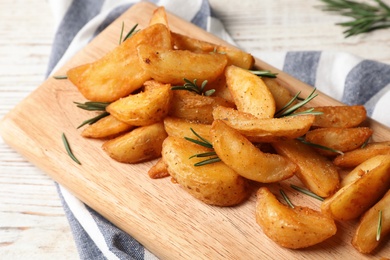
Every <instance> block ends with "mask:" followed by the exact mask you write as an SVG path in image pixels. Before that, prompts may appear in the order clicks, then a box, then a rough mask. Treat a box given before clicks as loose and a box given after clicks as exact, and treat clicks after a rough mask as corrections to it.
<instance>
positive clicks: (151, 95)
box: [106, 84, 172, 126]
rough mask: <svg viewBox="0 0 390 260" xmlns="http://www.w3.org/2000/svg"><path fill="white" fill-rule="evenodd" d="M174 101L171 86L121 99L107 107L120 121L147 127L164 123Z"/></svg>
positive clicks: (166, 85)
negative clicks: (160, 122)
mask: <svg viewBox="0 0 390 260" xmlns="http://www.w3.org/2000/svg"><path fill="white" fill-rule="evenodd" d="M171 100H172V90H171V85H169V84H164V85H161V87H159V88H150V89H148V90H147V91H144V92H140V93H137V94H134V95H129V96H127V97H125V98H121V99H119V100H117V101H115V102H113V103H111V104H110V105H108V106H107V107H106V111H107V112H108V113H110V114H111V115H112V116H114V117H115V118H117V119H118V120H120V121H122V122H125V123H127V124H130V125H135V126H146V125H150V124H154V123H157V122H159V121H162V120H163V118H164V117H165V116H166V115H167V114H168V112H169V108H170V103H171Z"/></svg>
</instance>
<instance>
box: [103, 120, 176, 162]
mask: <svg viewBox="0 0 390 260" xmlns="http://www.w3.org/2000/svg"><path fill="white" fill-rule="evenodd" d="M167 136H168V135H167V133H166V132H165V129H164V125H163V123H162V122H160V123H155V124H152V125H148V126H141V127H138V128H136V129H134V130H133V131H131V132H129V133H127V134H124V135H121V136H118V137H116V138H114V139H111V140H109V141H107V142H105V143H104V144H103V145H102V148H103V150H104V151H105V152H106V153H107V154H108V155H109V156H110V157H111V158H113V159H114V160H116V161H118V162H123V163H139V162H144V161H147V160H152V159H156V158H158V157H160V156H161V149H162V143H163V141H164V139H165V138H166V137H167Z"/></svg>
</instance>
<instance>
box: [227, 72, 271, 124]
mask: <svg viewBox="0 0 390 260" xmlns="http://www.w3.org/2000/svg"><path fill="white" fill-rule="evenodd" d="M225 76H226V83H227V86H228V88H229V90H230V92H231V94H232V96H233V99H234V102H235V104H236V106H237V109H238V110H239V111H242V112H245V113H249V114H252V115H254V116H256V117H258V118H272V117H273V116H274V113H275V100H274V98H273V96H272V93H271V92H270V91H269V89H268V87H267V85H265V83H264V81H263V80H262V79H261V78H259V77H258V76H256V75H254V74H252V73H251V72H249V71H247V70H244V69H241V68H239V67H236V66H233V65H232V66H228V67H227V68H226V70H225Z"/></svg>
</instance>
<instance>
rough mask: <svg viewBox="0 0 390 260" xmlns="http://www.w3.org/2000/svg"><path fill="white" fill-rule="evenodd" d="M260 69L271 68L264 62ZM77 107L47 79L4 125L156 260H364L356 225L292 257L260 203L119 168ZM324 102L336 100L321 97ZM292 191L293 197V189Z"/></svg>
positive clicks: (137, 17)
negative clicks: (200, 196)
mask: <svg viewBox="0 0 390 260" xmlns="http://www.w3.org/2000/svg"><path fill="white" fill-rule="evenodd" d="M153 9H154V6H153V5H151V4H148V3H141V4H138V5H136V6H134V7H133V8H132V9H130V10H129V11H128V12H126V13H125V15H124V16H123V17H121V18H119V19H118V20H117V21H116V22H115V23H113V24H112V25H111V26H110V27H109V28H108V29H107V30H106V31H104V32H103V33H102V34H101V35H99V36H98V37H97V38H96V39H95V40H94V41H92V42H91V44H90V45H88V46H87V47H86V48H85V49H84V50H83V51H81V52H80V53H78V54H77V55H76V56H75V57H74V58H73V59H71V60H70V61H69V62H68V63H67V64H66V65H65V66H64V67H63V68H61V69H60V70H59V71H58V73H57V74H61V75H62V74H64V73H65V72H66V71H67V70H68V69H69V68H71V67H74V66H76V65H79V64H82V63H85V62H88V61H92V60H95V59H96V58H98V57H100V56H101V55H102V52H101V50H102V47H101V46H104V47H103V51H105V52H106V51H109V50H111V49H112V48H113V47H115V46H116V44H117V36H118V31H120V27H121V21H122V20H126V21H132V22H133V23H138V24H140V25H141V26H145V25H146V24H147V22H148V17H149V15H150V14H151V13H152V10H153ZM169 21H170V25H171V28H172V30H173V31H176V32H180V33H185V34H188V35H190V36H193V37H197V38H200V39H204V40H209V41H212V42H217V43H221V40H219V39H218V38H216V37H214V36H212V35H209V34H208V33H206V32H204V31H202V30H200V29H199V28H196V27H194V26H193V25H191V24H189V23H186V22H183V21H182V20H180V19H179V18H177V17H175V16H169ZM257 64H258V65H259V66H260V67H262V68H269V66H268V65H267V64H264V63H262V62H261V61H260V60H257ZM272 70H274V71H275V70H276V69H273V68H272ZM279 73H280V75H279V79H280V80H281V82H282V83H283V84H285V85H288V86H290V87H291V88H292V86H295V87H299V89H303V90H304V91H303V92H308V91H310V90H309V89H310V87H308V86H306V85H304V84H303V83H301V82H299V81H297V80H295V79H292V78H291V77H289V76H288V75H286V74H284V73H282V72H279ZM292 91H295V89H292ZM75 100H79V101H80V100H83V98H82V96H81V95H80V94H79V93H78V92H77V90H76V89H75V88H74V86H72V85H71V84H70V83H69V82H68V81H66V80H60V81H59V80H55V79H48V80H47V81H46V82H44V83H43V84H42V85H41V86H40V87H39V88H38V89H37V90H36V91H34V92H33V93H31V94H30V95H29V96H28V97H27V98H26V99H25V100H23V101H22V102H21V103H19V104H18V105H17V106H16V107H15V108H14V109H13V110H12V111H11V112H10V113H8V114H7V115H6V116H5V118H4V119H3V120H2V122H1V133H2V135H3V138H4V140H5V141H6V142H7V143H8V144H9V145H10V146H11V147H13V148H14V149H15V150H16V151H18V152H19V153H21V154H22V155H23V156H24V157H26V158H27V159H28V160H29V161H30V162H32V163H33V164H35V165H37V166H38V167H39V168H40V169H42V170H43V171H44V172H46V173H47V174H48V175H50V176H51V177H52V178H53V179H54V180H55V181H57V182H59V183H61V184H62V185H63V186H65V187H66V188H68V189H69V190H70V191H72V193H74V194H75V195H76V196H77V197H78V198H80V199H81V200H82V201H84V202H85V203H86V204H88V205H90V206H91V207H92V208H94V209H95V210H97V211H98V212H100V213H101V214H102V215H103V216H105V217H106V218H107V219H109V220H110V221H112V222H113V223H114V224H116V225H117V226H118V227H120V228H122V229H123V230H125V231H126V232H128V233H129V234H131V235H132V236H134V237H135V238H136V239H137V240H139V241H140V242H141V243H142V244H144V245H145V246H146V247H147V248H148V249H149V250H151V251H152V252H153V253H155V254H156V255H157V256H159V257H161V258H172V259H177V258H187V259H196V258H199V259H204V258H210V259H218V258H220V259H238V258H242V257H243V256H245V257H246V258H248V259H250V258H252V259H253V258H256V259H258V258H275V257H276V258H278V259H291V258H297V257H303V256H308V257H309V258H317V259H318V258H321V259H325V258H329V259H332V258H335V257H355V258H357V257H362V256H361V255H360V254H359V253H357V251H356V250H354V249H353V248H352V246H351V245H350V243H349V242H350V235H351V233H352V228H353V227H354V226H355V225H356V223H350V222H348V223H341V224H340V231H339V233H338V234H337V235H336V236H335V237H333V238H332V239H329V240H328V241H326V242H324V243H322V244H320V245H317V246H314V247H312V248H309V249H305V250H297V251H291V250H287V249H284V248H280V247H279V246H277V245H275V244H274V243H273V242H272V241H270V240H269V239H268V238H267V237H266V236H265V235H264V234H263V233H262V232H261V229H260V228H259V227H258V226H257V224H256V223H255V219H254V199H255V198H254V196H252V197H251V198H250V199H249V200H248V201H247V202H245V203H243V204H242V205H240V206H237V207H231V208H219V207H212V206H208V205H205V204H203V203H202V202H200V201H197V200H196V199H194V198H192V197H191V196H190V195H188V194H187V193H185V192H184V191H183V190H181V188H180V187H179V186H178V185H174V184H172V183H171V181H170V180H169V178H166V179H163V180H152V179H150V178H149V177H148V176H147V174H146V171H147V170H148V168H149V167H150V166H151V163H144V164H136V165H126V164H121V163H117V162H114V161H113V160H111V159H110V158H108V157H107V155H105V154H104V152H103V151H102V149H101V147H100V146H101V142H100V141H96V140H95V141H91V140H87V139H84V138H82V137H81V136H80V133H79V130H77V129H76V127H77V125H78V124H79V122H81V121H82V120H83V118H84V117H85V116H86V114H83V113H80V111H79V109H78V108H77V107H75V106H74V105H73V104H72V102H73V101H75ZM317 102H318V103H329V102H334V101H331V100H330V99H329V98H327V97H325V96H321V97H320V98H318V99H317ZM30 111H37V113H36V116H34V117H33V118H31V114H30ZM27 119H28V120H27ZM42 122H45V127H44V126H43V125H42ZM372 125H373V126H375V127H376V129H378V131H377V133H378V134H377V135H376V138H377V140H381V139H384V138H388V137H389V135H390V134H389V131H388V129H386V128H384V127H382V126H380V125H377V124H376V123H375V122H372ZM63 132H64V133H66V135H67V137H68V140H69V141H70V142H71V144H73V145H72V148H73V151H74V153H75V154H76V155H77V157H78V158H79V160H80V161H81V162H82V163H83V164H82V165H81V166H79V165H77V164H75V163H74V162H73V161H72V160H71V159H70V158H69V157H68V155H67V154H66V153H65V152H64V148H63V144H62V141H61V138H60V136H61V134H62V133H63ZM75 144H76V145H75ZM65 169H66V170H65ZM285 185H287V184H285ZM274 188H277V186H276V187H274ZM286 190H287V191H288V192H291V193H292V191H289V190H288V187H287V188H286ZM178 194H179V196H178ZM294 200H295V201H297V202H296V203H297V204H299V202H301V203H304V204H305V205H309V206H312V207H316V208H318V203H317V202H315V201H312V200H310V199H308V198H307V197H305V196H301V195H294ZM259 245H261V246H259ZM389 254H390V248H389V247H387V248H382V250H380V251H379V252H378V256H381V255H383V256H385V255H389ZM367 258H370V257H367Z"/></svg>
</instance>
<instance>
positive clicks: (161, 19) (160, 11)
mask: <svg viewBox="0 0 390 260" xmlns="http://www.w3.org/2000/svg"><path fill="white" fill-rule="evenodd" d="M158 23H161V24H163V25H165V26H166V27H167V28H168V29H169V26H168V17H167V13H166V12H165V7H164V6H159V7H157V8H156V9H155V10H154V11H153V14H152V17H151V18H150V21H149V26H150V25H153V24H158Z"/></svg>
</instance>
